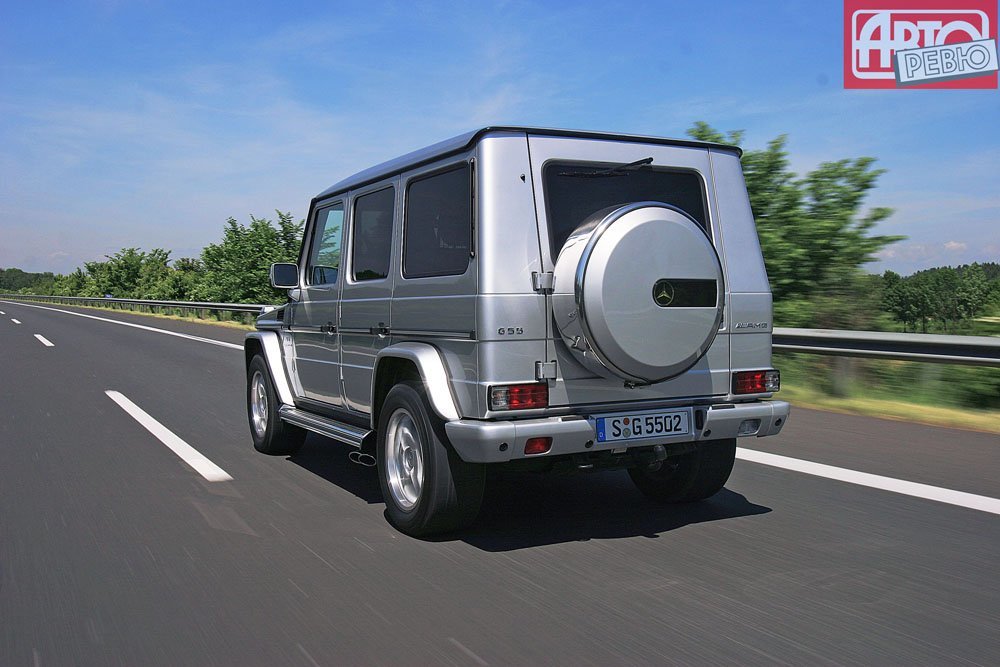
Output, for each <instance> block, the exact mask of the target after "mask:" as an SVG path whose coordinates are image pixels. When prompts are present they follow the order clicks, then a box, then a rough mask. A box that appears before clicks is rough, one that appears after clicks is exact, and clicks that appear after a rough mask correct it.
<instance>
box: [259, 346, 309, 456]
mask: <svg viewBox="0 0 1000 667" xmlns="http://www.w3.org/2000/svg"><path fill="white" fill-rule="evenodd" d="M279 407H280V405H279V403H278V393H277V392H276V391H275V389H274V383H273V382H272V381H271V372H270V371H269V370H268V368H267V362H266V361H265V360H264V357H262V356H261V355H259V354H258V355H255V356H254V358H253V359H251V360H250V365H249V366H247V417H249V419H250V435H251V437H253V446H254V449H256V450H257V451H258V452H261V453H263V454H271V455H274V456H277V455H281V454H294V453H295V452H297V451H299V449H300V448H301V447H302V443H303V442H304V441H305V439H306V432H305V431H304V430H302V429H301V428H299V427H298V426H292V425H291V424H286V423H285V422H283V421H281V418H280V417H278V408H279Z"/></svg>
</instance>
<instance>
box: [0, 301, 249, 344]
mask: <svg viewBox="0 0 1000 667" xmlns="http://www.w3.org/2000/svg"><path fill="white" fill-rule="evenodd" d="M0 303H14V304H15V305H18V306H25V307H27V308H40V309H41V310H51V311H54V312H56V313H65V314H67V315H76V316H77V317H86V318H87V319H88V320H99V321H101V322H111V323H112V324H120V325H122V326H123V327H132V328H133V329H142V330H144V331H155V332H156V333H161V334H166V335H168V336H177V337H178V338H187V339H189V340H196V341H199V342H201V343H209V344H210V345H219V346H221V347H229V348H232V349H234V350H242V349H243V346H242V345H237V344H236V343H227V342H225V341H221V340H215V339H214V338H202V337H201V336H192V335H191V334H185V333H179V332H177V331H167V330H166V329H157V328H156V327H147V326H146V325H144V324H134V323H132V322H122V321H121V320H112V319H110V318H107V317H98V316H97V315H87V314H86V313H75V312H73V311H72V310H62V309H60V308H49V307H48V306H36V305H34V304H31V303H17V302H12V301H3V302H0ZM13 321H14V322H17V320H13ZM17 323H18V324H20V322H17Z"/></svg>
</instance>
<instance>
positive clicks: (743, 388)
mask: <svg viewBox="0 0 1000 667" xmlns="http://www.w3.org/2000/svg"><path fill="white" fill-rule="evenodd" d="M779 389H781V373H779V372H778V371H776V370H769V371H740V372H738V373H733V393H734V394H767V393H772V392H775V391H778V390H779Z"/></svg>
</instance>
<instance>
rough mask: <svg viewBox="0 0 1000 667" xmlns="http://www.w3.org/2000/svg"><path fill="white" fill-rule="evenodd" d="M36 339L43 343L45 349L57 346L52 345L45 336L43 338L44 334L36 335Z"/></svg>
mask: <svg viewBox="0 0 1000 667" xmlns="http://www.w3.org/2000/svg"><path fill="white" fill-rule="evenodd" d="M35 338H37V339H38V340H39V341H40V342H41V343H42V345H44V346H45V347H55V346H56V345H55V343H52V342H51V341H49V339H48V338H46V337H45V336H43V335H42V334H35Z"/></svg>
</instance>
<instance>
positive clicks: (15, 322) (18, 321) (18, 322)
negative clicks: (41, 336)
mask: <svg viewBox="0 0 1000 667" xmlns="http://www.w3.org/2000/svg"><path fill="white" fill-rule="evenodd" d="M10 321H11V322H13V323H14V324H20V323H21V320H15V319H14V318H13V317H12V318H10Z"/></svg>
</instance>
